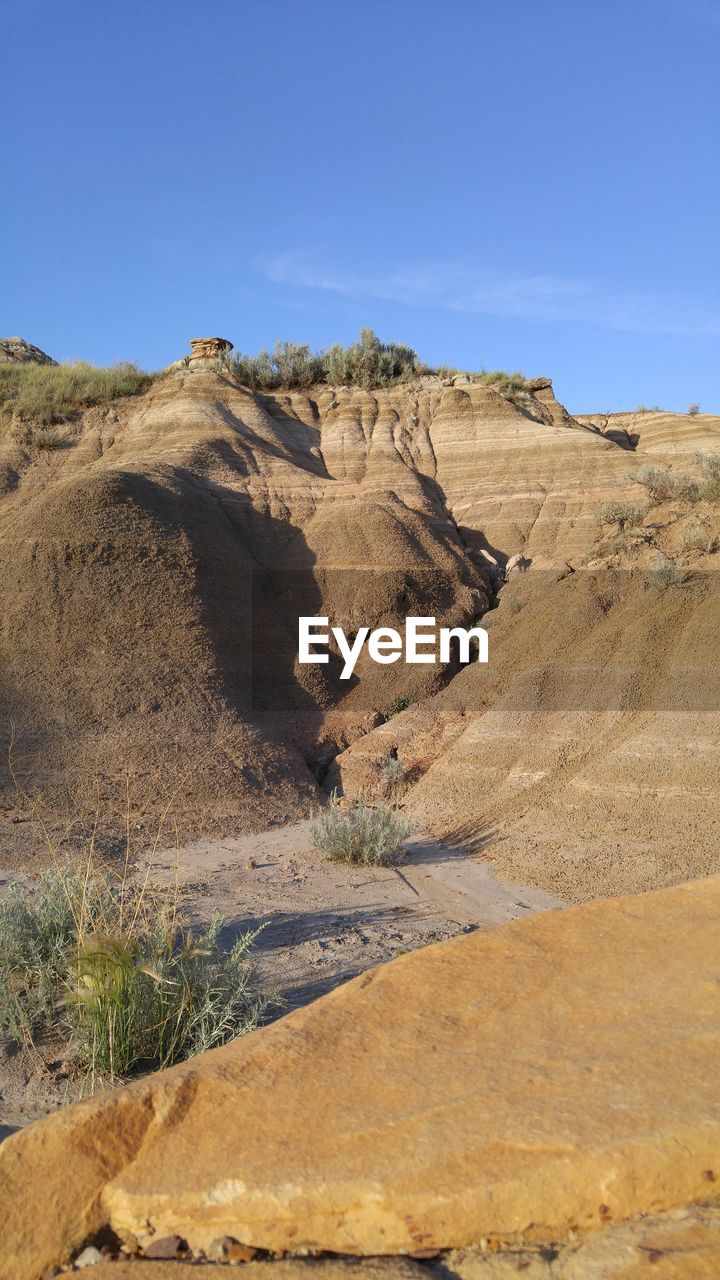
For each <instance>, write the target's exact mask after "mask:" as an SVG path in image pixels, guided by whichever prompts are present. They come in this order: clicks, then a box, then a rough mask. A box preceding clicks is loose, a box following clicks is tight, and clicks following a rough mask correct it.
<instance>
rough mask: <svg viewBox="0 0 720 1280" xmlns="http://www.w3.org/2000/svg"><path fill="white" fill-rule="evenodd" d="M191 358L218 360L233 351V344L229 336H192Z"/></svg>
mask: <svg viewBox="0 0 720 1280" xmlns="http://www.w3.org/2000/svg"><path fill="white" fill-rule="evenodd" d="M190 347H191V349H192V355H191V357H190V359H191V360H195V359H199V360H216V359H217V358H218V357H219V356H224V355H227V353H228V352H229V351H232V347H233V344H232V342H229V341H228V339H227V338H191V339H190Z"/></svg>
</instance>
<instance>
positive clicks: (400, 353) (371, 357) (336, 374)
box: [323, 329, 421, 389]
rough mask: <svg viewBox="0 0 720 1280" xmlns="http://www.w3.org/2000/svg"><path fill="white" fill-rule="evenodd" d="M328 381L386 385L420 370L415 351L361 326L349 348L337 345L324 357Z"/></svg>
mask: <svg viewBox="0 0 720 1280" xmlns="http://www.w3.org/2000/svg"><path fill="white" fill-rule="evenodd" d="M323 367H324V370H325V375H326V378H327V381H328V382H331V383H339V384H345V383H349V384H350V385H351V386H358V387H365V388H367V389H370V388H372V387H388V386H390V385H392V383H394V382H405V381H407V380H408V379H410V378H414V377H415V375H416V374H417V373H419V372H420V371H421V366H420V363H419V361H418V358H417V355H416V353H415V352H414V351H413V350H412V348H411V347H406V346H405V345H404V344H403V343H400V342H381V341H380V339H379V338H378V337H377V336H376V335H375V334H374V333H373V331H372V329H361V330H360V337H359V339H358V341H357V342H354V343H352V344H351V345H350V346H349V347H343V346H340V345H339V344H337V345H336V346H333V347H330V348H329V350H328V351H326V352H325V355H324V357H323Z"/></svg>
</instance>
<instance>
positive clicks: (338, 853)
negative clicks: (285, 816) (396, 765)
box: [310, 791, 410, 867]
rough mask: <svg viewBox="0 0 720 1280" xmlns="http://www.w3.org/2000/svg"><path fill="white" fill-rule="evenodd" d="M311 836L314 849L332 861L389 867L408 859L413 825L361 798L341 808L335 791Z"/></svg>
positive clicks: (317, 820)
mask: <svg viewBox="0 0 720 1280" xmlns="http://www.w3.org/2000/svg"><path fill="white" fill-rule="evenodd" d="M310 833H311V836H312V840H313V843H314V845H315V848H316V849H319V850H320V852H321V853H324V854H325V856H326V857H327V858H328V859H329V860H330V862H359V863H364V864H368V865H372V866H383V867H390V866H395V865H396V864H397V863H399V862H402V860H403V858H404V856H405V850H404V848H403V841H404V840H405V839H406V838H407V836H408V835H409V833H410V822H409V820H408V819H407V818H404V817H401V816H400V815H399V814H397V813H395V812H393V810H392V809H390V808H388V807H387V806H386V805H384V804H379V805H369V804H367V803H366V801H365V799H364V798H363V797H362V796H361V797H360V798H359V799H358V800H356V801H355V802H354V803H352V804H348V805H345V806H342V805H341V803H340V801H339V799H338V796H337V792H335V791H334V792H333V793H332V795H331V797H330V803H329V804H328V805H327V807H326V808H325V809H320V810H319V811H318V812H317V814H316V815H315V818H314V819H313V822H312V824H311V827H310Z"/></svg>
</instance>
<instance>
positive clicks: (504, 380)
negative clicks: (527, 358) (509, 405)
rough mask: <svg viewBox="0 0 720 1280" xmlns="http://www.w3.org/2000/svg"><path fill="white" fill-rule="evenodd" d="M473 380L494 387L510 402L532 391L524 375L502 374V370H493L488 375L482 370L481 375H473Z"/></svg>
mask: <svg viewBox="0 0 720 1280" xmlns="http://www.w3.org/2000/svg"><path fill="white" fill-rule="evenodd" d="M473 380H474V381H477V382H486V383H487V384H488V386H491V387H494V388H495V390H496V391H499V392H500V393H501V395H504V396H507V397H508V398H509V399H511V400H512V399H514V398H515V397H516V396H518V395H521V394H523V393H525V392H528V393H529V392H530V391H531V390H532V387H531V384H530V381H529V380H528V379H527V378H526V377H525V374H524V373H504V372H503V370H502V369H495V370H493V371H491V372H489V373H488V372H486V371H485V370H483V372H482V373H477V374H474V375H473Z"/></svg>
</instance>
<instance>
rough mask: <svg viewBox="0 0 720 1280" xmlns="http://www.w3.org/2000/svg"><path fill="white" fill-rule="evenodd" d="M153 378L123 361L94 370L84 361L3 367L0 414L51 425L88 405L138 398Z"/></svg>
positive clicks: (93, 367) (62, 420)
mask: <svg viewBox="0 0 720 1280" xmlns="http://www.w3.org/2000/svg"><path fill="white" fill-rule="evenodd" d="M153 376H154V375H153V374H151V373H144V372H143V371H142V370H141V369H138V368H137V366H136V365H134V364H128V363H126V362H122V363H120V364H116V365H113V366H112V367H110V368H96V367H95V366H94V365H91V364H87V363H86V362H85V361H78V362H77V363H76V364H34V363H32V362H30V363H27V364H19V363H18V364H13V363H10V364H3V365H0V412H3V413H5V414H10V415H12V416H13V417H14V418H16V419H17V420H18V421H19V422H33V423H38V424H40V425H45V426H50V425H51V424H52V423H56V422H65V421H67V420H68V419H71V418H73V417H75V416H77V414H78V413H81V412H82V410H83V409H87V408H89V407H90V406H91V405H95V404H108V403H109V402H110V401H111V400H117V399H118V397H120V396H133V395H138V394H139V393H140V392H141V391H144V390H145V389H146V387H148V386H149V385H150V383H151V382H152V380H153ZM28 443H34V444H40V441H39V440H37V439H34V440H32V441H29V442H28ZM41 447H48V446H47V445H45V446H42V445H41Z"/></svg>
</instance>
